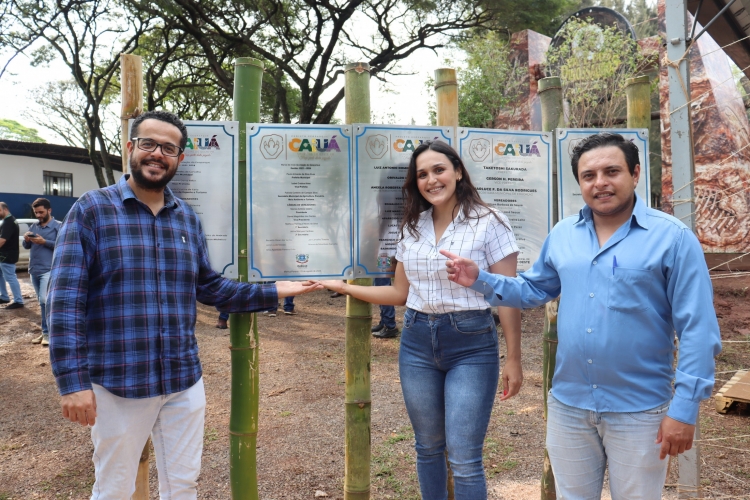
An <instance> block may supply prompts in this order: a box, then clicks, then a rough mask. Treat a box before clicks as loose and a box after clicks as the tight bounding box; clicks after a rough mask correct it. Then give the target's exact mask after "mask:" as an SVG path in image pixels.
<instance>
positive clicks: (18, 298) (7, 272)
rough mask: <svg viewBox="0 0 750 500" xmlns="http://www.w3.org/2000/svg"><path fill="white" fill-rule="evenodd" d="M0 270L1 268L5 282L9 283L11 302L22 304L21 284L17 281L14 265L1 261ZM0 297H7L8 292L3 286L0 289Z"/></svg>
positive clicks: (6, 298)
mask: <svg viewBox="0 0 750 500" xmlns="http://www.w3.org/2000/svg"><path fill="white" fill-rule="evenodd" d="M0 270H2V272H3V279H4V280H5V282H6V283H7V284H8V285H10V293H12V294H13V302H18V303H19V304H23V295H21V284H20V283H18V278H17V277H16V265H15V264H7V263H5V262H3V263H2V264H0ZM0 298H3V299H5V300H8V299H9V297H8V292H6V290H5V287H4V286H3V287H2V288H1V289H0Z"/></svg>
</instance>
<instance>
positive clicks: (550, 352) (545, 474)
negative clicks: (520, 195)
mask: <svg viewBox="0 0 750 500" xmlns="http://www.w3.org/2000/svg"><path fill="white" fill-rule="evenodd" d="M539 99H540V101H541V104H542V130H543V131H545V132H551V131H554V130H555V129H556V128H558V127H564V126H565V116H564V113H563V100H562V81H561V80H560V78H559V77H556V76H551V77H548V78H542V79H540V80H539ZM556 143H557V142H556V141H554V140H553V141H552V144H553V146H552V158H553V160H552V220H553V221H554V222H557V219H558V217H559V215H558V210H557V196H558V193H557V175H558V174H557V168H558V165H557V152H556V150H555V145H556ZM558 301H559V299H555V300H553V301H552V302H549V303H548V304H547V306H546V307H545V309H544V332H543V335H542V338H543V342H544V344H543V350H544V359H543V361H542V372H543V375H542V392H543V396H542V397H543V400H544V420H545V421H546V420H547V393H548V392H549V390H550V389H551V388H552V376H553V375H554V373H555V357H556V355H557V306H558V304H559V302H558ZM541 486H542V488H541V490H542V491H541V498H542V500H553V499H555V498H557V495H556V493H555V476H554V474H553V473H552V465H551V464H550V461H549V454H548V453H547V449H546V448H545V449H544V465H543V470H542V481H541Z"/></svg>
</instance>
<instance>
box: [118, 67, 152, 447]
mask: <svg viewBox="0 0 750 500" xmlns="http://www.w3.org/2000/svg"><path fill="white" fill-rule="evenodd" d="M120 89H121V90H120V94H121V96H122V107H121V108H120V120H121V124H122V127H121V129H122V130H121V131H120V143H121V144H122V171H123V172H127V171H128V150H127V149H126V147H125V145H126V144H127V143H128V120H130V119H131V118H135V117H136V116H138V115H140V114H141V113H143V60H142V59H141V56H134V55H133V54H120ZM147 444H148V443H147Z"/></svg>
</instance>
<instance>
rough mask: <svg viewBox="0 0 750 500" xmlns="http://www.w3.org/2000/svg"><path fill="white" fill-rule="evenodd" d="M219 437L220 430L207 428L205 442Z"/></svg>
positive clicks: (204, 436)
mask: <svg viewBox="0 0 750 500" xmlns="http://www.w3.org/2000/svg"><path fill="white" fill-rule="evenodd" d="M218 439H219V431H218V430H216V429H213V428H211V429H206V432H205V433H204V434H203V442H204V443H211V442H213V441H217V440H218Z"/></svg>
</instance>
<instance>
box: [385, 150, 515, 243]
mask: <svg viewBox="0 0 750 500" xmlns="http://www.w3.org/2000/svg"><path fill="white" fill-rule="evenodd" d="M428 149H429V150H431V151H435V152H437V153H442V154H444V155H445V156H446V157H448V159H449V160H450V162H451V163H452V164H453V169H454V170H458V171H459V172H460V173H461V179H459V180H458V181H457V182H456V200H457V201H458V204H457V206H460V207H461V210H462V212H463V216H464V218H466V219H479V218H480V217H482V216H483V215H485V214H487V213H488V212H489V213H491V214H493V215H494V216H495V218H496V219H497V220H498V221H499V222H500V223H501V224H502V225H503V226H505V227H506V228H507V227H508V226H507V225H506V224H505V222H503V220H502V219H501V218H500V217H499V216H498V215H497V213H496V212H495V211H494V210H492V208H491V207H490V206H489V205H487V204H486V203H485V202H484V201H482V198H480V196H479V193H478V192H477V188H475V187H474V184H472V183H471V177H469V172H468V171H467V170H466V167H465V166H464V162H463V161H461V157H460V156H458V153H457V152H456V150H455V149H453V148H452V147H451V146H450V145H448V144H447V143H445V142H442V141H425V142H423V143H422V144H420V145H419V146H417V149H415V150H414V153H413V154H412V155H411V160H409V170H408V171H407V172H406V179H405V180H404V185H403V186H402V187H401V194H402V195H403V197H404V217H403V219H401V225H400V227H399V231H400V232H401V239H403V238H404V229H406V230H407V231H409V234H410V235H412V236H414V237H415V238H417V239H419V231H417V223H418V222H419V216H420V214H421V213H422V212H424V211H425V210H427V209H428V208H430V207H431V206H432V204H431V203H430V202H429V201H427V200H426V199H425V198H424V196H422V193H420V192H419V188H418V187H417V158H418V157H419V155H421V154H422V153H424V152H425V151H427V150H428ZM482 208H484V209H485V210H481V209H482ZM508 229H510V228H508Z"/></svg>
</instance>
